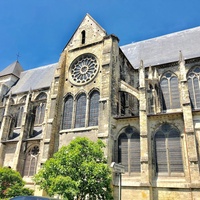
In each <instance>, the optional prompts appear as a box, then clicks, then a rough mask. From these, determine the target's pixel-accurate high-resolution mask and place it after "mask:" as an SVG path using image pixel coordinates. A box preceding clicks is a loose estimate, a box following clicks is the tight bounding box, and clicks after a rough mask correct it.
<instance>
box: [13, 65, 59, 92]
mask: <svg viewBox="0 0 200 200" xmlns="http://www.w3.org/2000/svg"><path fill="white" fill-rule="evenodd" d="M57 65H58V64H57V63H54V64H50V65H46V66H42V67H38V68H35V69H31V70H27V71H24V72H22V73H21V75H20V79H19V81H18V82H17V84H16V85H15V86H13V87H12V88H11V90H10V92H12V94H17V93H21V92H27V91H29V90H36V89H40V88H46V87H50V85H51V82H52V80H53V77H54V72H55V69H56V67H57Z"/></svg>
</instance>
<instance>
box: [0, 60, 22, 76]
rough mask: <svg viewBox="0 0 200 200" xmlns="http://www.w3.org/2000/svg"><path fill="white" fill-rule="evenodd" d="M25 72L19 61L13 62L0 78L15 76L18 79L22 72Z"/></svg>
mask: <svg viewBox="0 0 200 200" xmlns="http://www.w3.org/2000/svg"><path fill="white" fill-rule="evenodd" d="M22 71H23V68H22V66H21V65H20V64H19V62H18V61H15V62H13V63H12V64H10V65H9V66H8V67H6V68H5V69H4V70H2V71H1V72H0V76H6V75H9V74H13V75H15V76H17V77H20V74H21V72H22Z"/></svg>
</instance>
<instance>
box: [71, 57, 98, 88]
mask: <svg viewBox="0 0 200 200" xmlns="http://www.w3.org/2000/svg"><path fill="white" fill-rule="evenodd" d="M98 69H99V65H98V63H97V59H96V57H95V56H94V55H92V54H84V55H81V56H79V57H78V58H76V59H75V60H74V61H73V62H72V64H71V66H70V71H69V73H70V75H69V77H70V81H71V82H72V83H74V84H75V85H82V84H86V83H88V82H90V81H91V80H92V79H93V78H94V77H95V76H96V75H97V72H98Z"/></svg>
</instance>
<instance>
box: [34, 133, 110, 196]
mask: <svg viewBox="0 0 200 200" xmlns="http://www.w3.org/2000/svg"><path fill="white" fill-rule="evenodd" d="M104 147H105V146H104V144H103V142H102V141H101V140H98V141H97V142H92V141H90V140H89V139H87V138H80V137H78V138H76V139H75V140H73V141H72V142H71V143H70V144H69V145H68V146H63V147H62V148H61V149H60V150H59V151H58V152H57V153H55V154H54V155H53V157H52V158H50V159H49V160H47V161H46V162H45V163H44V165H43V167H42V169H41V170H40V171H39V172H38V173H37V174H36V175H35V177H34V180H35V182H36V184H38V185H39V186H40V188H41V189H44V190H45V191H46V192H47V193H48V195H50V196H53V195H60V196H61V197H62V198H64V199H68V200H73V199H74V198H76V199H79V200H83V199H85V198H86V196H88V197H89V199H91V200H95V199H102V200H111V199H113V197H112V190H111V171H110V169H109V167H108V165H107V163H106V159H105V157H104V153H103V148H104Z"/></svg>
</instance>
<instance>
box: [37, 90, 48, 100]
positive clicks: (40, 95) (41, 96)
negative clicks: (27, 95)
mask: <svg viewBox="0 0 200 200" xmlns="http://www.w3.org/2000/svg"><path fill="white" fill-rule="evenodd" d="M46 99H47V94H46V93H44V92H41V93H40V94H39V95H38V96H37V97H36V98H35V100H36V101H39V100H46Z"/></svg>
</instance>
